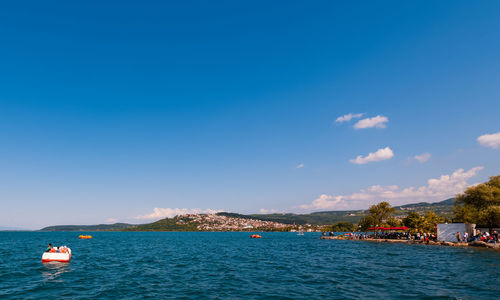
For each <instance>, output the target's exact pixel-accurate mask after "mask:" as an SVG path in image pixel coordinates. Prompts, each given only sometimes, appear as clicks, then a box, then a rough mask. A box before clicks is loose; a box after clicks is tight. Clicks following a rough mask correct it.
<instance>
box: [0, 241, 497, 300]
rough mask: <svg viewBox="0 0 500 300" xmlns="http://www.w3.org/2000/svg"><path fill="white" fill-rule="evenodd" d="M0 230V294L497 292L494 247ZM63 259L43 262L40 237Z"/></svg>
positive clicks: (491, 295)
mask: <svg viewBox="0 0 500 300" xmlns="http://www.w3.org/2000/svg"><path fill="white" fill-rule="evenodd" d="M91 234H92V235H93V236H94V238H93V239H92V240H79V239H78V235H79V233H74V232H56V233H48V232H0V298H1V299H9V298H11V299H20V298H22V299H42V298H46V299H47V298H52V299H55V298H72V299H87V298H100V299H102V298H120V299H127V298H130V299H135V298H162V299H163V298H218V299H220V298H245V299H252V298H256V299H257V298H266V299H272V298H275V299H287V298H294V299H360V298H377V299H382V298H385V299H400V298H408V297H409V298H421V299H434V298H442V299H498V298H499V295H500V252H495V251H492V250H486V249H470V248H449V247H437V246H424V245H399V244H388V243H368V242H359V241H337V240H319V239H318V238H319V235H318V234H317V233H306V234H305V235H304V236H297V235H296V234H294V233H263V234H262V236H263V238H262V239H250V238H249V236H250V234H249V233H208V232H199V233H181V232H151V233H143V232H94V233H91ZM49 242H52V244H54V245H60V244H65V245H67V246H69V247H70V248H71V249H72V251H73V257H72V260H71V262H70V263H69V264H63V263H52V264H42V263H41V255H42V251H43V250H44V249H45V247H46V244H47V243H49Z"/></svg>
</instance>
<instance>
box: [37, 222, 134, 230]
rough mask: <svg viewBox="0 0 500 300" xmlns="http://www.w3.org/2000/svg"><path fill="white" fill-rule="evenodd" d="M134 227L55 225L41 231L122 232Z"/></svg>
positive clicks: (120, 224)
mask: <svg viewBox="0 0 500 300" xmlns="http://www.w3.org/2000/svg"><path fill="white" fill-rule="evenodd" d="M130 226H133V225H132V224H126V223H115V224H99V225H55V226H48V227H45V228H42V229H40V231H115V230H116V231H120V230H123V229H125V228H128V227H130Z"/></svg>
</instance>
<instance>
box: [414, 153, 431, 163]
mask: <svg viewBox="0 0 500 300" xmlns="http://www.w3.org/2000/svg"><path fill="white" fill-rule="evenodd" d="M413 158H415V159H416V160H418V161H419V162H420V163H424V162H426V161H428V160H429V159H430V158H431V154H430V153H427V152H426V153H422V154H420V155H415V156H414V157H413Z"/></svg>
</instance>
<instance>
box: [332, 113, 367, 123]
mask: <svg viewBox="0 0 500 300" xmlns="http://www.w3.org/2000/svg"><path fill="white" fill-rule="evenodd" d="M363 115H364V113H362V114H352V113H349V114H347V115H343V116H340V117H338V118H337V119H336V120H335V122H337V123H343V122H349V121H351V120H352V119H357V118H361V117H362V116H363Z"/></svg>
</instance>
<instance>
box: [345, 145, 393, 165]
mask: <svg viewBox="0 0 500 300" xmlns="http://www.w3.org/2000/svg"><path fill="white" fill-rule="evenodd" d="M393 157H394V152H392V150H391V148H389V147H385V148H383V149H378V150H377V151H376V152H370V153H369V154H368V155H367V156H365V157H363V156H361V155H358V156H357V157H356V158H355V159H351V160H349V162H351V163H353V164H357V165H363V164H366V163H369V162H374V161H382V160H387V159H391V158H393Z"/></svg>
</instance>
